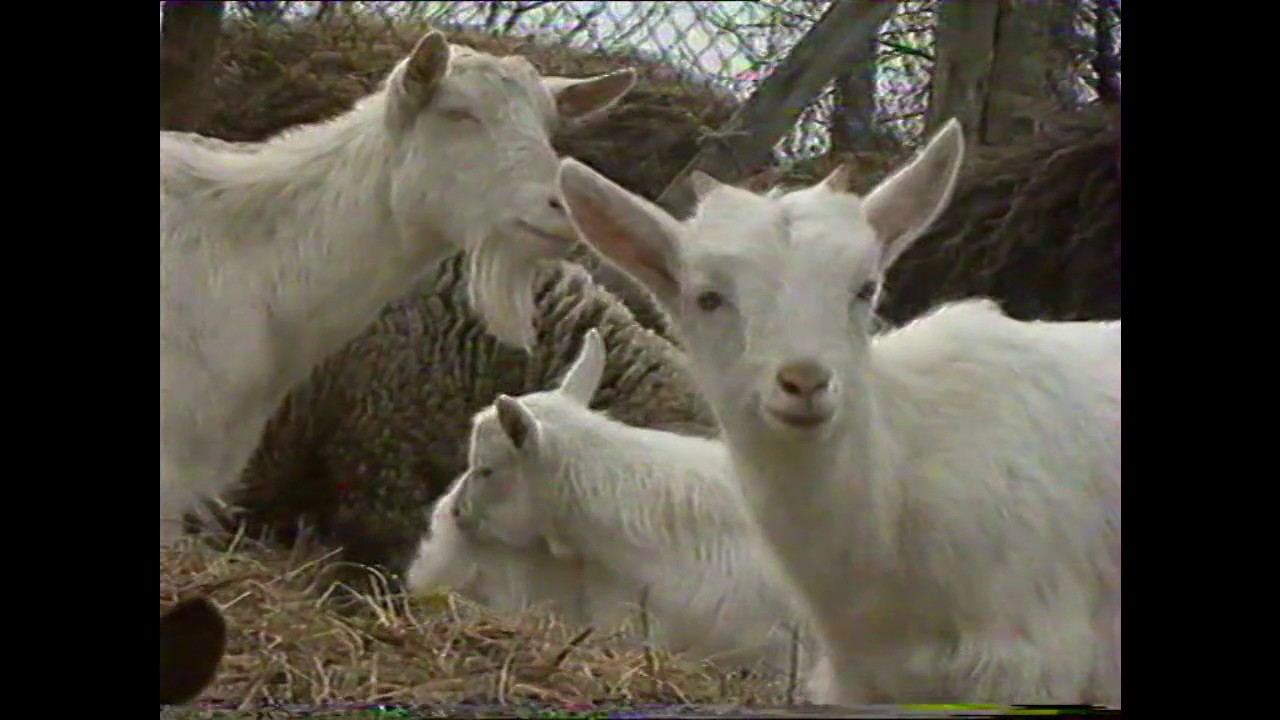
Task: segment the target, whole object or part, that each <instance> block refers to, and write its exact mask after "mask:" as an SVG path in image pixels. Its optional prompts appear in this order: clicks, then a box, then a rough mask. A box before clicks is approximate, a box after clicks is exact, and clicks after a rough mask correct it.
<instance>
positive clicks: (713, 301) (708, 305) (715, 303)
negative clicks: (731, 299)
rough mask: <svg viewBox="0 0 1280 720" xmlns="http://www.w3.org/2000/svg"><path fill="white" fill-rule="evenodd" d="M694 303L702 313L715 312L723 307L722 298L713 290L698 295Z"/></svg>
mask: <svg viewBox="0 0 1280 720" xmlns="http://www.w3.org/2000/svg"><path fill="white" fill-rule="evenodd" d="M694 302H696V303H697V304H698V309H699V310H702V311H703V312H715V311H716V310H718V309H720V306H721V305H724V296H723V295H721V294H720V293H718V292H716V291H715V290H707V291H706V292H703V293H699V294H698V297H697V299H696V300H695V301H694Z"/></svg>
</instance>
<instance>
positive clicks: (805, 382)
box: [777, 360, 831, 397]
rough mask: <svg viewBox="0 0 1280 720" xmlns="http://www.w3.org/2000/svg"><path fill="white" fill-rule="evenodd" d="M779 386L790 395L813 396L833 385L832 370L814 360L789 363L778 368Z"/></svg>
mask: <svg viewBox="0 0 1280 720" xmlns="http://www.w3.org/2000/svg"><path fill="white" fill-rule="evenodd" d="M777 380H778V387H780V388H782V391H783V392H785V393H786V394H788V395H795V396H796V397H811V396H813V395H816V394H818V393H820V392H822V391H823V390H826V389H827V388H828V387H830V385H831V371H830V370H828V369H826V368H825V367H823V366H822V365H819V364H818V363H816V362H814V361H812V360H804V361H800V362H793V363H787V364H786V365H783V366H782V367H781V368H778V377H777Z"/></svg>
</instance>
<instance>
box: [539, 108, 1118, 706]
mask: <svg viewBox="0 0 1280 720" xmlns="http://www.w3.org/2000/svg"><path fill="white" fill-rule="evenodd" d="M963 155H964V143H963V137H962V135H961V130H960V126H959V124H958V123H957V122H955V121H952V122H949V123H948V124H947V125H946V126H945V127H943V128H942V129H941V131H940V132H939V133H938V134H937V135H936V136H935V137H934V138H933V139H932V140H931V141H930V143H929V145H928V147H926V148H925V149H924V150H923V151H922V153H921V154H920V155H919V156H918V157H917V158H916V159H914V160H913V161H911V162H910V163H908V164H907V165H905V167H903V168H901V169H900V170H899V171H898V172H896V173H895V174H893V175H891V176H890V177H889V178H887V179H886V180H884V181H883V182H882V183H881V184H880V185H879V186H877V187H876V188H875V189H874V190H873V191H872V192H871V193H869V194H868V195H867V196H866V198H865V199H863V198H859V197H857V196H856V195H853V194H851V193H848V192H845V182H846V179H847V175H846V173H847V170H845V169H838V170H837V171H835V172H833V173H832V174H831V175H830V176H828V177H827V178H826V179H824V180H823V181H822V182H821V183H819V184H817V185H815V186H813V187H809V188H805V189H802V190H799V191H795V192H790V193H782V192H774V193H770V194H769V195H766V196H760V195H756V194H754V193H751V192H748V191H746V190H743V189H739V188H734V187H729V186H726V185H722V184H721V183H719V182H717V181H715V180H713V179H711V178H710V177H708V176H705V175H698V176H695V177H694V179H693V183H694V187H695V189H696V191H697V194H698V195H699V198H700V207H699V208H698V210H697V212H696V214H695V216H694V217H693V218H691V219H690V220H688V221H687V222H686V223H683V224H682V223H679V222H677V221H676V220H674V219H673V218H671V217H670V216H669V215H668V214H666V213H665V212H663V211H662V210H661V209H659V208H657V207H656V206H654V205H653V204H651V203H649V202H647V201H645V200H644V199H642V198H639V197H637V196H635V195H633V194H631V193H629V192H627V191H626V190H624V189H622V188H620V187H618V186H617V185H615V184H614V183H612V182H610V181H609V180H607V179H606V178H604V177H602V176H600V175H599V174H598V173H596V172H594V171H592V170H591V169H590V168H588V167H586V166H585V165H582V164H581V163H578V162H575V161H572V160H565V161H562V163H561V174H560V191H561V194H562V197H563V199H564V201H565V206H566V208H567V209H568V210H569V214H570V217H571V219H572V221H573V222H574V224H575V226H576V227H577V229H578V231H579V233H580V235H581V237H582V238H583V239H585V240H586V241H587V242H588V243H589V244H590V245H592V246H593V247H595V248H596V249H597V250H598V251H599V252H600V253H601V254H602V255H603V256H605V257H607V258H609V259H610V260H611V261H613V262H614V263H616V264H617V265H619V266H620V267H621V268H623V269H624V270H626V271H628V272H630V273H631V274H632V276H633V277H635V278H636V279H638V280H639V281H641V282H643V283H644V284H645V285H646V286H647V287H648V288H649V289H650V290H652V291H653V292H654V293H655V295H656V296H657V298H658V299H659V301H660V302H662V303H663V305H664V306H665V307H666V309H667V310H668V311H669V312H670V314H671V315H672V318H673V321H674V322H675V324H676V326H677V329H678V331H679V333H680V334H681V335H682V336H683V338H684V340H685V342H686V343H687V346H688V348H689V351H690V355H691V359H692V366H693V372H694V375H695V378H696V380H697V381H698V384H699V386H700V387H701V389H702V391H703V392H704V394H705V395H706V396H707V399H708V401H709V402H710V403H711V405H712V407H713V408H714V409H715V412H716V415H717V418H718V419H719V421H720V423H721V425H722V427H723V430H724V433H725V440H726V442H727V443H728V445H729V447H730V451H731V454H732V456H733V464H734V469H735V472H734V476H735V477H736V478H737V479H738V482H739V483H740V484H741V486H742V489H743V492H744V494H745V496H746V498H747V505H748V507H749V508H750V511H751V512H752V514H753V515H754V517H755V518H756V520H757V521H758V523H759V524H760V527H761V529H762V530H763V533H764V535H765V536H766V538H767V540H768V542H769V543H770V544H771V545H772V547H773V549H774V550H775V552H776V554H777V556H778V558H779V560H780V561H781V563H782V565H783V566H784V571H785V572H786V573H787V574H788V575H789V576H790V577H791V579H792V581H793V582H794V584H795V586H796V587H797V588H798V590H799V592H800V594H801V595H802V596H803V598H804V600H805V602H806V603H807V605H808V608H809V611H810V612H811V613H812V616H813V618H814V622H815V625H816V626H817V632H818V634H819V635H820V637H821V638H822V639H823V641H824V643H825V644H826V646H827V649H828V651H829V652H830V655H831V660H832V663H833V665H834V679H835V690H836V692H835V695H834V697H832V698H830V699H829V700H830V701H832V702H837V703H841V704H851V705H853V704H865V703H869V702H870V703H874V702H929V701H988V702H1006V703H1007V702H1018V703H1026V702H1051V703H1079V702H1101V703H1111V704H1117V705H1118V704H1119V703H1120V634H1119V629H1120V325H1119V322H1115V323H1085V322H1062V323H1041V322H1019V321H1015V320H1013V319H1011V318H1009V317H1007V316H1005V315H1004V314H1003V313H1002V312H1001V311H1000V309H999V308H998V307H997V306H996V304H995V303H993V302H990V301H988V300H973V301H966V302H958V303H954V304H951V305H948V306H944V307H943V308H941V309H938V310H936V311H935V312H933V313H931V314H929V315H927V316H925V317H923V318H920V319H918V320H916V321H915V322H913V323H912V324H910V325H907V326H905V327H902V328H900V329H898V330H895V331H892V332H888V333H885V334H883V335H880V336H875V337H873V336H872V335H871V333H870V330H869V326H870V323H871V319H872V309H873V305H874V300H875V298H876V295H877V293H878V289H879V283H880V279H881V278H882V277H883V275H884V272H885V269H886V268H887V267H889V265H890V264H891V263H892V262H893V261H894V259H895V258H897V257H899V256H900V255H901V254H902V253H903V252H904V251H905V250H906V249H907V248H908V247H909V246H910V245H911V243H912V241H913V240H915V239H916V238H917V237H918V236H919V235H920V234H921V233H922V231H924V230H925V229H926V228H927V227H928V226H929V224H930V223H931V222H932V221H933V219H934V218H935V217H936V216H937V215H938V213H939V211H940V210H941V209H942V208H943V207H944V206H945V205H946V204H947V202H948V201H949V199H950V196H951V193H952V187H953V185H954V182H955V178H956V175H957V171H958V169H959V168H960V164H961V160H962V157H963Z"/></svg>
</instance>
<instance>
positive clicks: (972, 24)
mask: <svg viewBox="0 0 1280 720" xmlns="http://www.w3.org/2000/svg"><path fill="white" fill-rule="evenodd" d="M937 13H938V15H937V18H938V19H937V29H936V30H935V38H936V42H935V46H936V50H935V52H936V53H937V60H936V61H935V62H934V66H933V88H932V97H931V98H930V101H929V110H928V113H927V114H926V116H925V117H926V121H925V131H926V132H927V133H932V132H934V131H935V130H937V129H938V128H940V127H942V125H943V124H944V123H945V122H946V121H948V120H950V119H951V118H955V119H957V120H959V121H960V125H961V127H963V128H964V133H965V138H966V139H967V140H969V141H970V142H980V141H981V139H982V115H983V112H984V110H985V109H986V98H987V84H988V83H989V82H990V79H991V61H992V58H993V57H994V56H995V45H996V24H997V22H998V20H999V17H1000V5H999V3H997V2H944V3H939V4H938V10H937Z"/></svg>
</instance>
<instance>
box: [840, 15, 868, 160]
mask: <svg viewBox="0 0 1280 720" xmlns="http://www.w3.org/2000/svg"><path fill="white" fill-rule="evenodd" d="M869 43H870V46H871V47H869V48H868V49H867V50H866V54H865V58H864V59H863V60H862V62H859V63H858V64H857V65H856V66H854V68H853V69H852V70H850V71H849V72H847V73H845V74H844V75H841V76H840V77H838V78H836V81H835V107H834V108H833V110H832V113H831V150H832V151H833V152H857V151H859V150H874V149H876V148H877V146H878V144H879V143H877V138H878V137H879V135H878V133H877V129H876V125H875V111H876V58H877V54H878V51H879V49H880V39H879V37H877V36H874V35H873V36H872V37H871V40H870V41H869Z"/></svg>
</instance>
